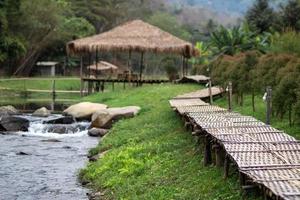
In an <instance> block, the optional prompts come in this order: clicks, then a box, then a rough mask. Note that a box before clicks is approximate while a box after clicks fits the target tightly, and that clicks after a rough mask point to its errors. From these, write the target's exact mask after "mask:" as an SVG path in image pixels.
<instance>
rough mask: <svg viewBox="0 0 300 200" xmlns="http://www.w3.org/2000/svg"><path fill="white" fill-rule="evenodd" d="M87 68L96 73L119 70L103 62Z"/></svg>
mask: <svg viewBox="0 0 300 200" xmlns="http://www.w3.org/2000/svg"><path fill="white" fill-rule="evenodd" d="M87 68H88V69H91V70H98V71H117V70H118V69H119V68H118V67H117V66H115V65H113V64H111V63H109V62H105V61H100V62H98V63H97V64H96V63H95V64H92V65H90V66H88V67H87Z"/></svg>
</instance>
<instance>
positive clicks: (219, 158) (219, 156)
mask: <svg viewBox="0 0 300 200" xmlns="http://www.w3.org/2000/svg"><path fill="white" fill-rule="evenodd" d="M215 153H216V166H217V167H223V165H224V160H225V153H224V151H223V149H222V147H221V146H220V145H216V147H215Z"/></svg>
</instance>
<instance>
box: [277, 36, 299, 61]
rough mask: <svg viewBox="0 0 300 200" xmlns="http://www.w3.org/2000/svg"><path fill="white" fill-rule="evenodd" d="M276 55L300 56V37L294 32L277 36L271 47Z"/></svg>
mask: <svg viewBox="0 0 300 200" xmlns="http://www.w3.org/2000/svg"><path fill="white" fill-rule="evenodd" d="M271 51H272V52H275V53H288V54H297V55H298V56H299V55H300V35H299V33H296V32H294V31H289V32H285V33H282V34H281V35H278V36H275V37H274V39H273V43H272V45H271Z"/></svg>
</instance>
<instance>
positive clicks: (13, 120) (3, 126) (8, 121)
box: [0, 116, 29, 132]
mask: <svg viewBox="0 0 300 200" xmlns="http://www.w3.org/2000/svg"><path fill="white" fill-rule="evenodd" d="M28 127H29V121H28V120H27V119H25V118H22V117H16V116H3V117H2V118H1V120H0V130H1V131H9V132H17V131H28Z"/></svg>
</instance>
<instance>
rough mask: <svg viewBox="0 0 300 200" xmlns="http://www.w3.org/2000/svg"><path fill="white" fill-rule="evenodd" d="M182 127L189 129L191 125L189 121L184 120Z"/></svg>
mask: <svg viewBox="0 0 300 200" xmlns="http://www.w3.org/2000/svg"><path fill="white" fill-rule="evenodd" d="M184 127H185V128H186V130H187V131H189V130H190V129H191V127H192V124H191V122H189V121H186V122H185V123H184Z"/></svg>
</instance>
